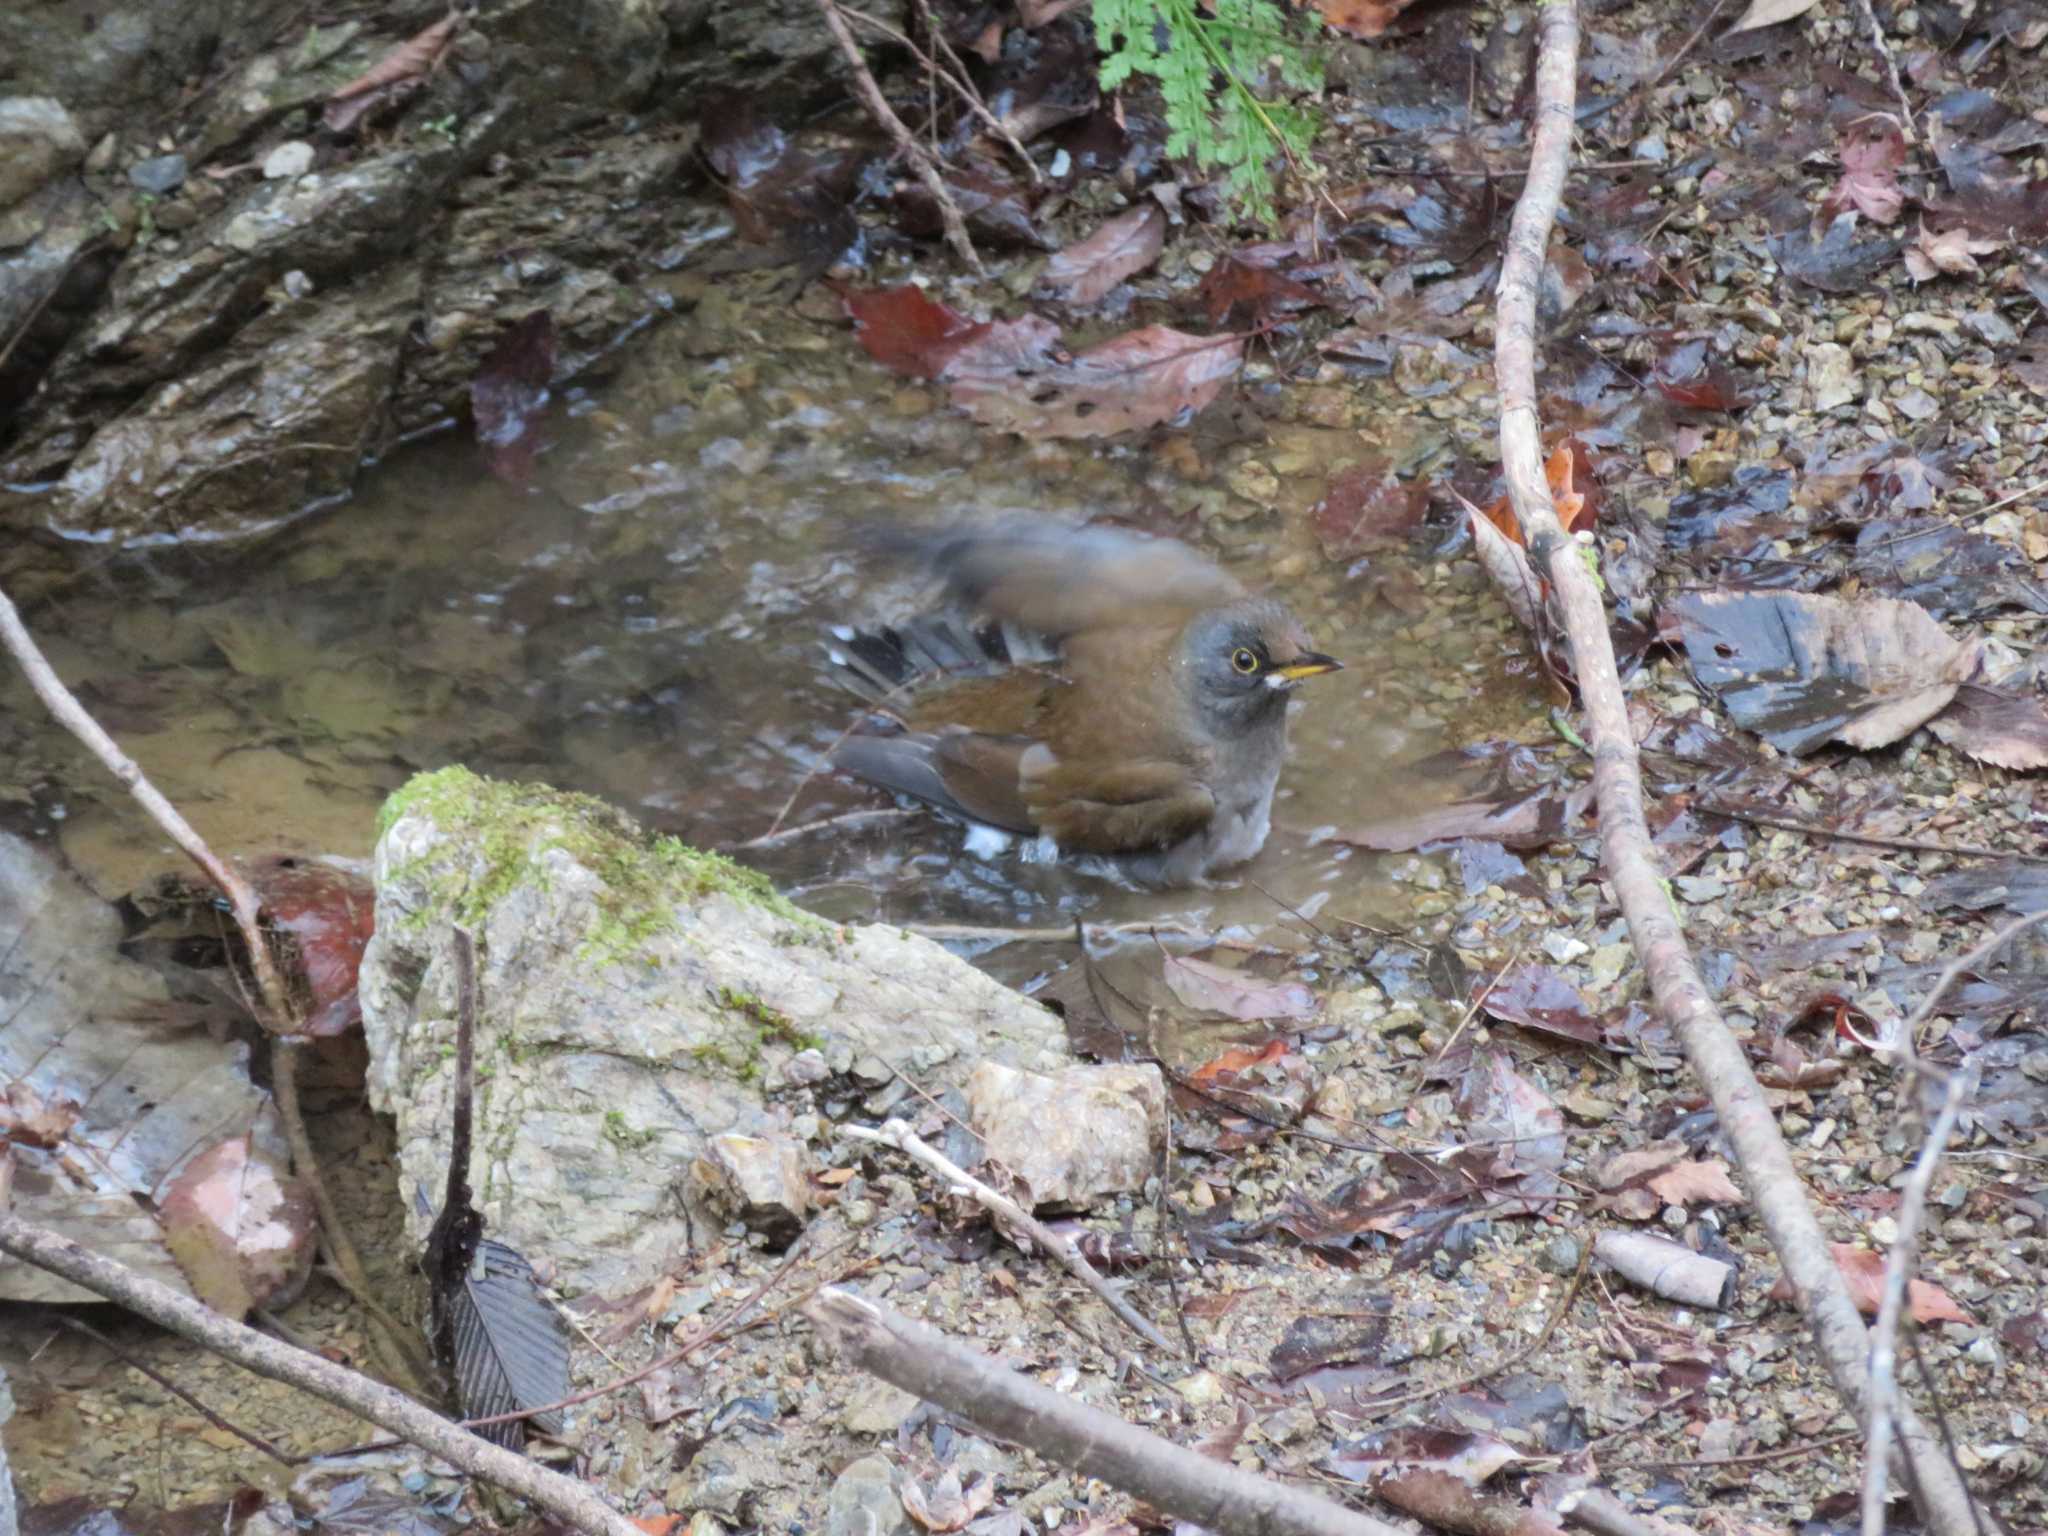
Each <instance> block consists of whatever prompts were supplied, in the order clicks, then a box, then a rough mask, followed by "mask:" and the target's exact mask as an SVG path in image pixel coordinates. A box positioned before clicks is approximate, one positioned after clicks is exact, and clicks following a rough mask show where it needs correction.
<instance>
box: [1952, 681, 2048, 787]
mask: <svg viewBox="0 0 2048 1536" xmlns="http://www.w3.org/2000/svg"><path fill="white" fill-rule="evenodd" d="M1928 729H1929V730H1931V731H1933V732H1934V734H1935V735H1936V736H1939V737H1940V738H1941V739H1942V740H1943V741H1945V742H1947V743H1948V744H1949V745H1950V746H1952V747H1954V748H1955V749H1956V750H1957V751H1958V752H1963V753H1967V754H1968V755H1969V756H1971V757H1974V758H1976V759H1977V761H1978V762H1980V763H1993V764H1996V765H1997V766H1998V767H2000V768H2010V769H2012V770H2013V771H2014V772H2015V773H2030V772H2032V771H2034V770H2035V769H2038V768H2048V701H2044V700H2043V699H2042V697H2041V695H2040V694H2038V693H2025V694H2022V693H2012V692H2008V691H2007V690H2005V689H2003V688H1980V687H1977V686H1976V685H1975V684H1966V685H1965V686H1963V687H1961V688H1958V689H1957V690H1956V696H1955V700H1954V702H1953V703H1951V704H1950V705H1949V707H1948V708H1947V709H1945V710H1943V711H1942V712H1941V713H1940V714H1939V715H1936V716H1935V717H1934V719H1933V720H1932V721H1930V722H1929V723H1928Z"/></svg>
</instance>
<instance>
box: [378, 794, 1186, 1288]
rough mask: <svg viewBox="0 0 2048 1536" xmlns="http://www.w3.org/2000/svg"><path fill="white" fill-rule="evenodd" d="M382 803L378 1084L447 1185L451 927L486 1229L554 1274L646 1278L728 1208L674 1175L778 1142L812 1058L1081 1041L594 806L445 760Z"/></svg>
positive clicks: (964, 979) (885, 939) (959, 976)
mask: <svg viewBox="0 0 2048 1536" xmlns="http://www.w3.org/2000/svg"><path fill="white" fill-rule="evenodd" d="M386 818H387V822H388V825H387V828H386V830H385V832H384V834H383V837H382V838H381V839H380V841H379V843H378V846H377V855H376V879H377V914H378V915H377V937H376V938H375V939H374V940H373V941H372V942H371V944H370V947H369V950H368V952H367V953H366V955H365V956H364V959H363V965H362V972H361V982H360V993H361V998H362V1006H363V1016H364V1034H365V1038H366V1040H367V1042H368V1045H369V1051H370V1067H369V1073H368V1082H369V1091H370V1097H371V1102H372V1103H373V1104H374V1105H375V1106H376V1107H377V1108H378V1109H379V1110H380V1111H383V1112H386V1113H389V1114H391V1115H393V1116H394V1118H395V1120H396V1129H397V1138H398V1155H399V1161H400V1165H401V1169H402V1172H403V1178H404V1181H405V1183H406V1185H407V1187H410V1186H411V1184H412V1183H413V1182H414V1181H418V1182H420V1183H422V1184H423V1185H424V1186H425V1187H427V1188H429V1189H436V1188H440V1187H441V1184H442V1181H443V1179H444V1177H445V1169H444V1168H443V1165H442V1160H443V1159H444V1158H445V1157H446V1155H447V1139H448V1138H447V1125H448V1113H449V1103H448V1095H449V1088H450V1082H449V1079H450V1075H451V1067H450V1050H449V1047H450V1045H451V1043H452V1041H453V1039H454V1019H453V1014H454V979H453V977H454V973H453V960H452V958H451V943H452V940H451V938H450V929H451V927H452V926H453V924H455V923H456V922H461V923H462V924H463V925H464V926H466V927H467V928H469V929H470V931H471V932H473V933H474V934H475V935H476V938H477V941H478V948H479V951H480V978H479V979H480V985H481V992H482V1017H481V1019H480V1020H479V1027H478V1037H477V1043H476V1053H477V1063H478V1072H479V1074H483V1073H485V1072H488V1074H489V1076H488V1083H489V1089H488V1092H486V1093H482V1094H479V1096H478V1099H477V1103H476V1116H477V1127H476V1145H477V1148H478V1154H477V1164H476V1166H475V1168H474V1169H473V1170H472V1174H471V1180H472V1183H473V1184H474V1185H475V1186H476V1188H477V1190H478V1203H479V1204H480V1205H481V1206H482V1207H483V1209H484V1212H485V1216H486V1219H487V1220H488V1222H489V1227H490V1231H491V1234H492V1236H493V1237H495V1238H497V1239H498V1240H500V1241H502V1242H505V1243H508V1244H510V1245H512V1246H513V1247H515V1248H518V1249H519V1250H520V1251H521V1252H522V1253H524V1254H525V1255H526V1256H527V1257H528V1258H529V1259H530V1260H532V1261H534V1262H535V1263H536V1264H542V1263H545V1264H547V1265H548V1266H550V1267H551V1268H552V1270H553V1271H554V1274H555V1277H556V1283H557V1284H558V1285H560V1286H562V1287H563V1288H564V1289H566V1290H570V1291H586V1290H590V1291H600V1292H603V1293H605V1294H608V1295H616V1294H619V1293H620V1292H622V1291H625V1290H630V1289H632V1288H633V1287H635V1286H638V1285H643V1284H646V1283H648V1282H649V1281H651V1280H653V1279H654V1278H655V1277H656V1276H657V1275H659V1274H661V1273H663V1272H664V1271H665V1270H666V1268H667V1267H668V1266H669V1265H670V1264H671V1263H673V1262H674V1260H675V1257H676V1255H678V1254H680V1253H682V1252H683V1251H685V1249H686V1247H687V1245H688V1243H689V1240H690V1239H689V1233H690V1231H691V1230H692V1223H694V1229H695V1231H696V1232H697V1233H698V1234H699V1236H700V1237H701V1234H702V1232H703V1230H704V1228H705V1227H706V1226H707V1225H716V1224H718V1223H719V1222H720V1221H721V1220H722V1218H721V1217H720V1216H719V1215H718V1213H716V1212H713V1211H709V1210H707V1209H705V1208H704V1206H703V1205H702V1204H701V1202H700V1201H698V1199H697V1198H696V1195H695V1192H694V1191H693V1190H692V1189H691V1188H690V1187H689V1181H688V1179H687V1178H686V1176H685V1175H686V1170H687V1169H688V1168H689V1167H690V1165H691V1163H692V1161H693V1160H694V1159H696V1158H697V1157H699V1156H700V1155H702V1154H703V1153H704V1152H705V1150H706V1148H707V1146H708V1145H709V1143H710V1141H711V1139H712V1138H713V1137H717V1136H720V1135H727V1134H731V1135H739V1136H754V1137H775V1136H787V1135H789V1126H790V1124H791V1121H792V1120H793V1118H794V1116H795V1115H796V1114H797V1113H798V1112H799V1111H806V1112H807V1111H809V1110H810V1109H811V1108H812V1106H811V1105H810V1104H809V1103H808V1102H798V1103H792V1102H790V1100H791V1098H792V1097H800V1098H802V1099H807V1098H808V1095H801V1096H793V1095H789V1094H786V1093H780V1092H770V1091H769V1087H768V1085H770V1084H776V1083H779V1082H781V1081H782V1080H783V1069H784V1067H785V1065H786V1064H787V1063H788V1062H789V1061H790V1060H792V1059H793V1058H794V1057H795V1056H796V1055H797V1053H798V1052H800V1051H803V1050H807V1049H813V1050H818V1051H820V1052H821V1053H822V1054H823V1055H824V1056H825V1057H826V1058H827V1059H832V1058H833V1057H834V1056H835V1055H837V1054H840V1053H844V1054H846V1055H847V1056H848V1057H849V1058H850V1059H854V1060H858V1059H860V1058H862V1057H867V1056H877V1057H880V1058H881V1059H883V1060H885V1061H890V1062H894V1063H898V1064H900V1066H901V1067H902V1069H903V1070H905V1071H907V1072H908V1073H909V1074H910V1075H912V1076H913V1077H915V1078H916V1079H917V1080H918V1081H919V1082H921V1083H924V1084H927V1085H930V1086H931V1087H932V1089H933V1091H939V1090H941V1089H942V1088H943V1087H944V1086H946V1085H947V1083H948V1082H949V1081H951V1082H953V1083H956V1084H957V1082H958V1080H959V1079H960V1078H961V1077H962V1076H964V1075H965V1072H966V1070H967V1066H966V1064H967V1063H970V1062H974V1061H980V1060H984V1059H992V1060H994V1061H997V1062H1005V1063H1008V1064H1011V1065H1014V1066H1016V1067H1019V1068H1025V1069H1035V1070H1047V1069H1051V1068H1054V1067H1057V1066H1059V1065H1061V1064H1063V1063H1064V1062H1065V1061H1066V1060H1067V1057H1066V1054H1065V1047H1064V1043H1063V1032H1062V1029H1061V1026H1060V1023H1059V1021H1058V1020H1057V1019H1056V1018H1055V1017H1054V1016H1053V1015H1052V1014H1050V1013H1048V1012H1046V1011H1045V1010H1044V1009H1042V1008H1040V1007H1039V1006H1038V1005H1037V1004H1035V1003H1032V1002H1029V1001H1027V1000H1026V999H1024V998H1022V997H1020V996H1018V995H1017V994H1016V993H1014V992H1011V991H1009V990H1008V989H1007V988H1004V987H1002V986H999V985H998V984H996V983H995V982H993V981H991V980H990V979H989V978H988V977H986V976H983V975H982V974H981V973H980V972H978V971H975V970H974V969H973V968H971V967H970V966H968V965H967V964H965V963H964V962H962V961H960V960H957V959H955V958H954V957H953V956H952V955H950V954H948V953H947V952H946V951H945V950H943V949H941V948H940V947H939V946H937V945H936V944H933V943H931V942H929V941H927V940H924V939H920V938H917V937H914V936H912V935H909V934H906V933H903V932H902V931H900V930H897V929H889V928H880V927H872V928H870V927H848V928H841V927H836V926H833V925H829V924H826V923H824V922H822V921H820V920H819V919H816V918H812V917H809V916H807V915H805V914H803V913H800V912H798V911H797V910H796V909H795V908H793V907H791V906H789V905H788V904H787V903H785V902H783V901H782V900H781V899H780V898H778V897H777V896H776V895H775V894H774V892H773V890H772V889H771V888H770V887H768V885H767V883H766V882H765V881H763V880H761V879H760V878H759V877H758V876H755V875H753V874H751V872H749V871H746V870H743V869H741V868H739V867H738V866H736V865H732V864H729V863H727V862H726V861H724V860H722V859H718V858H716V857H714V856H712V855H708V854H701V853H698V852H696V851H694V850H691V849H686V848H683V847H682V846H681V845H679V844H676V843H674V842H672V841H668V842H663V843H661V844H658V845H656V846H654V847H652V848H649V847H646V846H644V845H643V842H642V840H641V838H640V834H639V831H638V829H637V828H635V827H634V826H633V825H632V823H631V822H629V821H628V820H627V819H626V818H625V817H623V816H621V815H620V814H619V813H618V812H616V811H614V810H612V809H611V808H610V807H607V806H605V805H603V804H601V803H600V802H597V801H594V800H590V799H587V798H585V797H580V796H572V795H560V794H556V793H555V792H553V791H550V790H546V789H543V788H540V787H537V786H521V785H503V784H491V783H489V782H487V781H485V780H481V779H478V778H476V777H475V776H474V775H471V774H468V773H466V772H464V771H463V770H461V769H447V770H443V771H442V772H441V773H438V774H433V775H428V776H425V777H422V778H419V779H415V780H414V781H413V782H412V784H410V785H408V786H407V787H406V788H405V789H404V790H402V791H401V792H400V793H399V794H398V795H397V796H395V797H394V799H393V801H392V803H391V805H390V806H388V807H387V809H386ZM1161 1102H1162V1106H1163V1094H1162V1095H1161ZM413 1219H414V1220H415V1223H416V1225H415V1228H414V1233H413V1235H414V1237H415V1239H418V1238H420V1237H423V1236H424V1230H423V1228H422V1227H420V1226H419V1225H418V1224H417V1218H416V1217H414V1218H413Z"/></svg>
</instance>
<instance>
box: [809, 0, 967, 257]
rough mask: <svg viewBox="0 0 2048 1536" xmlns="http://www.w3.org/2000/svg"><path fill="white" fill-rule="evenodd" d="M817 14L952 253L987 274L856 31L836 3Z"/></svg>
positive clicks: (821, 0)
mask: <svg viewBox="0 0 2048 1536" xmlns="http://www.w3.org/2000/svg"><path fill="white" fill-rule="evenodd" d="M818 12H819V14H820V15H822V16H823V17H824V18H825V25H826V26H827V27H828V28H830V29H831V32H832V36H833V38H834V39H835V40H836V41H837V42H838V44H839V51H840V52H841V53H843V54H845V55H846V62H847V65H848V67H850V68H851V69H852V70H853V88H854V90H855V92H856V93H857V94H858V95H859V96H860V99H861V102H862V103H863V105H865V106H866V107H867V109H868V115H869V116H870V117H872V118H874V120H875V121H876V122H877V123H879V124H881V126H882V129H883V131H884V132H886V133H887V134H888V135H889V137H890V138H892V139H894V140H895V141H896V148H897V149H898V150H899V151H900V152H901V153H902V155H903V158H904V159H906V160H908V161H909V162H910V168H911V170H912V171H913V172H915V173H916V175H917V179H918V180H919V181H921V182H923V183H924V189H925V191H927V192H929V193H930V194H931V196H932V201H933V202H935V203H937V204H938V207H939V222H940V223H941V224H943V225H944V226H945V229H946V243H947V244H948V245H950V246H952V247H953V254H954V255H955V256H958V257H959V258H960V261H961V264H962V265H963V266H965V267H966V268H967V270H968V271H970V272H972V273H973V274H974V275H975V276H976V277H982V276H984V275H985V274H984V273H983V271H982V269H981V258H980V257H979V256H977V255H975V254H974V242H973V241H972V240H971V239H969V238H968V235H967V221H966V220H965V219H963V218H962V217H961V216H960V205H959V204H958V203H956V202H954V201H953V194H952V193H950V192H948V191H947V190H946V183H945V180H944V178H942V177H941V176H940V175H939V168H938V167H937V166H936V165H934V164H933V163H932V157H931V156H930V155H929V154H927V153H925V148H924V146H923V145H922V144H920V143H918V142H917V138H916V136H915V135H914V134H912V133H911V131H910V130H909V129H908V128H906V127H905V126H904V124H903V119H902V118H900V117H898V116H897V115H896V110H895V108H893V107H891V106H890V105H889V102H888V98H886V97H885V96H883V95H882V88H881V87H880V86H879V85H877V84H875V77H874V76H873V75H872V74H871V73H869V71H868V61H867V60H866V59H865V58H863V57H862V56H861V51H860V44H859V43H857V42H855V41H854V40H853V31H852V29H851V28H849V27H848V26H847V25H846V17H845V16H844V15H843V14H842V13H841V11H840V9H839V6H838V5H837V4H836V3H835V0H818Z"/></svg>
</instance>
